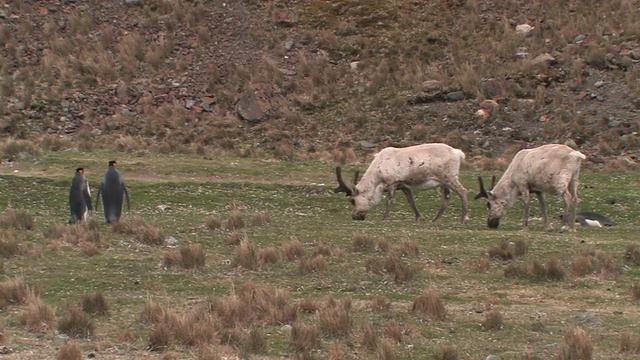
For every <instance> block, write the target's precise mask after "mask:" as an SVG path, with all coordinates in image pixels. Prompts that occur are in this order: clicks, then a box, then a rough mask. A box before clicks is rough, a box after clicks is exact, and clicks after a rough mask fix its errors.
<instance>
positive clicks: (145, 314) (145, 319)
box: [140, 299, 170, 326]
mask: <svg viewBox="0 0 640 360" xmlns="http://www.w3.org/2000/svg"><path fill="white" fill-rule="evenodd" d="M169 313H170V311H169V310H168V309H167V308H165V307H164V306H162V305H160V304H157V303H155V302H154V301H153V300H151V299H149V300H147V302H146V303H145V305H144V308H143V309H142V312H141V313H140V323H142V324H143V325H147V326H153V325H157V324H159V323H161V322H162V321H164V319H165V318H166V317H167V316H168V314H169Z"/></svg>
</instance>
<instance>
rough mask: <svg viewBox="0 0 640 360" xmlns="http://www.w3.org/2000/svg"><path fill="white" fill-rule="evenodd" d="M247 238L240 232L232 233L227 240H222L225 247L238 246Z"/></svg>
mask: <svg viewBox="0 0 640 360" xmlns="http://www.w3.org/2000/svg"><path fill="white" fill-rule="evenodd" d="M246 238H247V234H245V233H244V232H241V231H232V232H231V234H229V236H228V237H227V238H225V239H224V244H225V245H239V244H240V242H241V241H242V240H244V239H246Z"/></svg>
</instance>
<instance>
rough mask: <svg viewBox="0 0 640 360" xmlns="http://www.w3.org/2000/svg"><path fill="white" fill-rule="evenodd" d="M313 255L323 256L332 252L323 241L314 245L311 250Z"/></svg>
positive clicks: (330, 254) (327, 255)
mask: <svg viewBox="0 0 640 360" xmlns="http://www.w3.org/2000/svg"><path fill="white" fill-rule="evenodd" d="M313 255H314V256H315V255H322V256H325V257H329V256H332V255H333V252H332V251H331V246H329V244H327V243H326V242H324V241H323V242H321V243H320V244H318V246H316V248H315V250H313Z"/></svg>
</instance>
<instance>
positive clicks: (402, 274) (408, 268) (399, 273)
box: [384, 254, 418, 284]
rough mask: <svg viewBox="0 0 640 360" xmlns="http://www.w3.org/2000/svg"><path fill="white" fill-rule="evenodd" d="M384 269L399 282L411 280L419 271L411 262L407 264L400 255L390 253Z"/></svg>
mask: <svg viewBox="0 0 640 360" xmlns="http://www.w3.org/2000/svg"><path fill="white" fill-rule="evenodd" d="M384 270H385V271H386V272H387V273H388V274H390V275H391V277H392V278H393V281H394V282H395V283H397V284H402V283H406V282H408V281H411V279H413V277H414V276H415V275H416V274H417V273H418V269H417V268H416V267H415V266H413V265H410V264H405V263H404V262H403V261H402V259H400V257H399V256H397V255H395V254H390V255H389V256H387V258H386V259H385V262H384Z"/></svg>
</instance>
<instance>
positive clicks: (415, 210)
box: [398, 185, 424, 221]
mask: <svg viewBox="0 0 640 360" xmlns="http://www.w3.org/2000/svg"><path fill="white" fill-rule="evenodd" d="M398 189H400V190H402V192H403V193H404V196H405V197H406V198H407V201H408V202H409V205H410V206H411V208H412V209H413V213H414V214H415V215H416V221H424V216H422V214H420V211H418V207H417V206H416V200H415V199H414V198H413V192H411V189H409V188H408V187H406V186H404V185H400V186H398Z"/></svg>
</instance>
